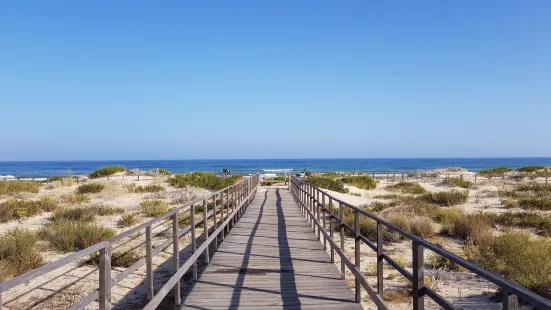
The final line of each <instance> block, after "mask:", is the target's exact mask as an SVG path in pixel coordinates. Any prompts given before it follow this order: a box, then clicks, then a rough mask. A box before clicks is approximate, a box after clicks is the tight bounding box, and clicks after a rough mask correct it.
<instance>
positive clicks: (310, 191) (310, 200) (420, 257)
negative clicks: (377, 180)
mask: <svg viewBox="0 0 551 310" xmlns="http://www.w3.org/2000/svg"><path fill="white" fill-rule="evenodd" d="M289 187H290V190H291V192H292V194H293V196H294V197H295V199H296V200H297V201H298V202H299V205H300V207H301V210H302V211H303V213H305V215H306V217H307V218H308V221H309V223H310V225H311V227H312V229H313V230H316V228H317V234H318V239H320V235H323V238H324V240H323V243H324V246H325V247H326V244H327V242H328V243H329V245H330V252H331V253H330V254H331V262H333V263H334V253H337V254H338V255H339V257H340V258H341V277H342V278H343V279H344V277H345V267H348V269H349V270H350V271H351V272H352V273H353V274H354V276H355V282H356V285H355V290H356V301H357V302H360V297H361V291H360V290H361V288H362V287H363V288H364V289H365V290H366V291H367V293H368V295H369V296H370V297H371V299H372V300H373V301H374V302H375V304H376V305H377V306H378V307H379V309H387V306H386V305H385V304H384V302H383V300H382V296H383V263H384V262H387V263H388V264H389V265H391V266H392V267H394V268H395V269H396V270H397V271H398V272H399V273H400V274H402V275H403V276H404V277H405V278H406V279H408V280H409V281H410V282H411V283H412V286H413V290H412V295H413V308H414V309H424V297H425V296H427V297H429V298H430V299H432V300H433V301H435V302H436V303H437V304H438V305H440V306H441V307H442V308H444V309H456V308H455V307H454V306H453V305H452V304H451V303H450V302H448V301H447V300H446V299H445V298H443V297H442V296H440V295H439V294H438V293H437V292H435V291H434V290H433V289H432V288H430V287H427V286H425V282H424V279H425V272H424V250H425V249H428V250H431V251H433V252H434V253H436V254H438V255H440V256H442V257H444V258H446V259H448V260H450V261H452V262H454V263H456V264H457V265H459V266H462V267H463V268H465V269H467V270H469V271H471V272H473V273H474V274H476V275H478V276H480V277H482V278H484V279H486V280H487V281H489V282H492V283H494V284H496V285H497V286H499V288H500V289H501V292H502V302H503V309H516V308H517V306H518V298H521V299H522V301H523V302H524V303H527V304H530V305H532V306H534V307H538V308H539V309H551V300H549V299H547V298H545V297H543V296H540V295H538V294H536V293H534V292H532V291H530V290H528V289H527V288H525V287H522V286H520V285H517V284H515V283H513V282H511V281H509V280H507V279H505V278H503V277H501V276H499V275H497V274H495V273H492V272H490V271H488V270H486V269H484V268H482V267H480V266H478V265H476V264H473V263H471V262H469V261H467V260H465V259H464V258H461V257H459V256H457V255H455V254H453V253H451V252H449V251H446V250H444V249H443V248H441V247H439V246H437V245H434V244H432V243H430V242H428V241H427V240H424V239H422V238H420V237H418V236H416V235H413V234H410V233H408V232H406V231H404V230H402V229H400V228H399V227H396V226H395V225H393V224H391V223H389V222H388V221H386V220H384V219H382V218H380V217H378V216H376V215H374V214H371V213H369V212H367V211H365V210H363V209H360V208H358V207H356V206H353V205H351V204H349V203H347V202H345V201H342V200H341V199H338V198H336V197H334V196H332V195H330V194H328V193H327V192H325V191H323V190H321V189H320V188H319V187H316V186H314V185H312V184H309V183H307V182H304V181H303V180H301V179H298V178H296V177H295V176H291V182H290V184H289ZM320 196H321V199H320ZM326 199H327V200H328V205H326ZM334 204H338V208H335V207H334ZM345 208H348V211H347V212H353V214H354V221H353V223H354V227H352V226H350V225H348V224H347V223H345V221H344V217H345ZM337 212H338V215H337V214H335V213H337ZM320 214H321V215H322V216H323V219H321V218H320ZM326 214H327V215H328V217H329V231H327V230H326V227H327V226H326V224H327V223H326ZM360 216H365V217H368V218H370V219H372V220H374V221H375V222H376V225H377V236H376V242H375V243H373V242H372V241H370V240H369V239H368V238H367V237H365V236H363V235H362V234H361V229H360ZM335 224H337V225H335ZM385 229H387V230H389V231H394V232H397V233H398V234H400V235H401V236H402V237H404V238H405V239H407V240H410V241H411V242H412V262H413V264H412V271H413V273H410V272H409V271H407V270H406V269H405V268H403V267H401V266H400V265H399V264H398V263H397V262H396V261H394V260H393V259H392V258H391V257H390V256H389V255H388V254H386V253H385V252H384V245H383V244H384V240H383V236H384V230H385ZM335 230H339V231H340V247H339V246H338V245H337V244H336V242H335V241H334V240H333V232H334V231H335ZM345 230H346V231H348V232H349V233H351V234H353V235H354V237H355V243H354V263H352V262H351V261H350V260H349V259H348V258H347V257H346V256H345V254H344V252H345V249H344V234H345ZM362 242H363V243H364V244H366V245H367V246H369V247H370V248H371V249H372V250H374V251H375V252H376V253H377V272H376V276H377V291H376V292H375V290H374V289H373V288H372V287H371V286H370V285H369V284H368V282H367V279H366V277H365V276H364V275H363V273H362V272H361V265H360V246H361V243H362Z"/></svg>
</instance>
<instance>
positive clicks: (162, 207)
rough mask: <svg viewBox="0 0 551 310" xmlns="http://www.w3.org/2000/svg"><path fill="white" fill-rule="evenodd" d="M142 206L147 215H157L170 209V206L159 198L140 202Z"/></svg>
mask: <svg viewBox="0 0 551 310" xmlns="http://www.w3.org/2000/svg"><path fill="white" fill-rule="evenodd" d="M140 208H141V210H142V213H143V214H144V215H145V216H149V217H157V216H161V215H163V214H165V213H167V212H169V211H170V207H169V206H168V204H166V203H165V202H164V201H162V200H159V199H147V200H144V201H142V202H141V203H140Z"/></svg>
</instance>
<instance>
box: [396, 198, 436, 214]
mask: <svg viewBox="0 0 551 310" xmlns="http://www.w3.org/2000/svg"><path fill="white" fill-rule="evenodd" d="M395 202H396V204H397V205H403V206H404V211H409V212H412V213H414V214H416V215H420V216H428V217H434V216H435V215H436V214H437V212H438V211H439V210H440V206H438V205H436V204H433V203H428V202H426V201H424V200H421V199H420V198H419V197H412V196H404V197H400V198H399V199H397V200H396V201H395Z"/></svg>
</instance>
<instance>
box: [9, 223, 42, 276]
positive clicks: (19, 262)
mask: <svg viewBox="0 0 551 310" xmlns="http://www.w3.org/2000/svg"><path fill="white" fill-rule="evenodd" d="M37 241H38V236H37V234H36V233H35V232H33V231H29V230H26V229H19V228H15V229H12V230H10V231H8V232H6V234H5V235H3V236H1V237H0V281H4V280H6V279H9V278H11V277H14V276H18V275H20V274H22V273H25V272H27V271H30V270H32V269H36V268H38V267H41V266H42V265H44V264H45V262H44V260H43V259H42V256H41V255H40V253H38V251H37V250H36V249H35V245H36V242H37Z"/></svg>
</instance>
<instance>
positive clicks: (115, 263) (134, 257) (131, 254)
mask: <svg viewBox="0 0 551 310" xmlns="http://www.w3.org/2000/svg"><path fill="white" fill-rule="evenodd" d="M140 259H141V256H140V255H139V254H138V253H136V252H135V251H128V252H122V251H115V252H113V253H112V254H111V267H120V268H128V267H130V266H132V265H134V264H135V263H136V262H137V261H139V260H140ZM84 263H85V264H87V265H94V266H99V254H98V253H94V254H92V255H90V256H89V257H88V259H87V260H86V261H84Z"/></svg>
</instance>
